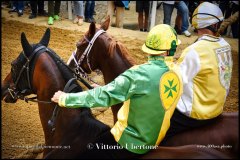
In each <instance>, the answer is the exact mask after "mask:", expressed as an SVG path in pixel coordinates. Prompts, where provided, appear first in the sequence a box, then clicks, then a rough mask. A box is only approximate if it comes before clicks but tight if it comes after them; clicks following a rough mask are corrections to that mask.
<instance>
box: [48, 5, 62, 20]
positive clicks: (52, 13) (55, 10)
mask: <svg viewBox="0 0 240 160" xmlns="http://www.w3.org/2000/svg"><path fill="white" fill-rule="evenodd" d="M60 5H61V1H48V16H49V18H48V24H49V25H52V24H53V21H54V20H59V19H60V18H59V12H60Z"/></svg>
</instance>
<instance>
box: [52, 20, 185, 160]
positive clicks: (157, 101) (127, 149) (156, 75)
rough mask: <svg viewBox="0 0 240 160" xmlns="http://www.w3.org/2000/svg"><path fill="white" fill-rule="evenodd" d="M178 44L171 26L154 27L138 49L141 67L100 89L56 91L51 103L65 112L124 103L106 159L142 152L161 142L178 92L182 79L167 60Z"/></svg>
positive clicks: (129, 70)
mask: <svg viewBox="0 0 240 160" xmlns="http://www.w3.org/2000/svg"><path fill="white" fill-rule="evenodd" d="M179 44H180V40H178V39H177V33H176V31H175V30H174V29H173V28H172V27H171V26H169V25H166V24H160V25H157V26H155V27H153V28H152V29H151V31H150V32H149V33H148V36H147V39H146V42H145V44H143V46H142V50H143V51H144V52H146V53H147V54H148V56H149V57H148V62H147V63H144V64H141V65H136V66H133V67H132V68H130V69H128V70H126V71H125V72H124V73H122V74H120V75H119V76H118V77H116V78H115V79H114V80H113V81H112V82H110V83H109V84H107V85H105V86H101V87H97V88H94V89H91V90H88V91H84V92H79V93H64V92H62V91H58V92H56V93H55V94H54V96H53V97H52V101H54V102H56V103H58V104H59V106H61V107H66V108H79V107H89V108H92V107H97V106H105V107H108V106H112V105H115V104H118V103H121V102H124V104H123V106H122V107H121V108H120V110H119V112H118V117H117V118H118V121H117V122H116V123H115V125H114V126H113V128H112V129H111V136H112V139H113V140H114V142H115V143H116V142H117V144H118V145H120V146H121V147H122V149H121V150H113V151H112V152H111V154H113V155H114V156H113V157H112V158H133V157H137V156H139V155H141V154H145V153H147V152H148V151H150V149H154V147H156V146H158V145H159V144H160V142H161V141H162V139H163V138H164V136H165V133H166V132H167V130H168V128H169V126H170V118H171V116H172V114H173V112H174V110H175V107H176V105H177V102H178V100H179V98H180V95H181V94H182V82H181V79H182V78H181V77H180V74H179V71H178V66H176V65H175V64H174V63H173V61H172V59H173V56H174V53H175V51H176V48H177V45H179ZM115 151H116V152H115ZM89 155H90V156H91V151H89ZM94 156H96V157H97V155H94Z"/></svg>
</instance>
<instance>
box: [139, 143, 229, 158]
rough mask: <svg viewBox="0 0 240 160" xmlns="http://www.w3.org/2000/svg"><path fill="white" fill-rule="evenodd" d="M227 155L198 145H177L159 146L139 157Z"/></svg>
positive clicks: (212, 156)
mask: <svg viewBox="0 0 240 160" xmlns="http://www.w3.org/2000/svg"><path fill="white" fill-rule="evenodd" d="M227 158H231V157H229V156H228V155H226V154H224V153H222V152H220V151H218V150H216V149H213V148H200V147H199V146H198V145H186V146H179V147H160V146H158V148H157V149H153V150H151V151H150V152H148V153H147V154H145V155H144V156H142V157H141V159H227Z"/></svg>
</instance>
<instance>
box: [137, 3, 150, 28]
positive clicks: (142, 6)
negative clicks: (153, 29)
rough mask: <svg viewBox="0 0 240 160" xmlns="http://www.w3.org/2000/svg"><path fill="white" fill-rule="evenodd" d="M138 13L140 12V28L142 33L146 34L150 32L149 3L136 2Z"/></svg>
mask: <svg viewBox="0 0 240 160" xmlns="http://www.w3.org/2000/svg"><path fill="white" fill-rule="evenodd" d="M136 12H138V28H139V29H140V31H142V32H146V31H147V30H148V14H149V1H136ZM143 14H144V16H143ZM143 17H144V18H143Z"/></svg>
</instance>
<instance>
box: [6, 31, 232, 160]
mask: <svg viewBox="0 0 240 160" xmlns="http://www.w3.org/2000/svg"><path fill="white" fill-rule="evenodd" d="M49 39H50V30H49V29H47V30H46V32H45V34H44V36H43V38H42V40H41V41H40V42H39V43H38V44H33V45H30V44H29V43H28V41H27V39H26V37H25V34H24V33H22V35H21V44H22V48H23V51H22V52H21V53H20V55H19V56H18V57H17V59H16V60H14V61H13V62H12V64H11V65H12V67H11V72H10V73H9V74H8V75H7V77H6V78H5V79H4V81H3V82H2V88H1V89H2V97H1V99H2V100H4V101H5V102H7V103H15V102H16V101H17V99H18V98H23V99H25V100H27V99H26V98H27V97H26V96H27V95H29V94H36V95H37V101H38V107H39V115H40V119H41V123H42V127H43V130H44V135H45V144H46V147H44V153H43V156H44V158H56V159H59V158H69V159H73V158H111V159H112V158H114V155H113V153H116V152H118V150H108V149H102V148H100V149H98V148H97V145H102V144H105V145H108V146H109V145H116V142H115V140H114V138H113V136H112V135H111V133H110V127H109V126H107V125H105V124H103V123H102V122H100V121H98V120H96V119H95V118H94V117H93V115H92V114H91V110H90V109H88V108H81V109H66V108H60V107H58V106H57V108H58V112H57V114H56V119H55V125H54V128H55V130H52V127H49V126H48V120H49V119H51V117H52V114H53V112H55V111H54V108H55V104H54V103H52V102H51V101H50V99H51V97H52V96H53V94H54V93H55V92H56V91H58V90H63V89H65V85H68V84H69V80H70V82H72V84H70V85H69V87H70V88H72V87H71V86H73V85H75V86H77V87H73V89H72V91H73V92H80V91H82V88H81V87H80V86H79V85H77V84H78V83H77V81H76V80H74V79H73V81H72V78H73V77H74V76H73V75H74V74H73V72H72V70H71V69H70V68H68V66H67V65H66V64H65V63H64V62H63V61H62V60H61V59H60V57H59V56H57V55H56V53H54V51H53V50H51V49H49V48H47V46H48V43H49ZM28 100H29V99H28ZM145 156H147V158H154V157H155V158H228V156H227V155H225V154H222V153H220V152H219V151H217V150H215V149H206V148H198V147H197V146H195V145H188V146H182V147H159V148H158V149H156V150H153V151H151V152H150V153H149V154H146V155H145ZM123 157H124V155H123ZM140 158H144V157H140Z"/></svg>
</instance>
